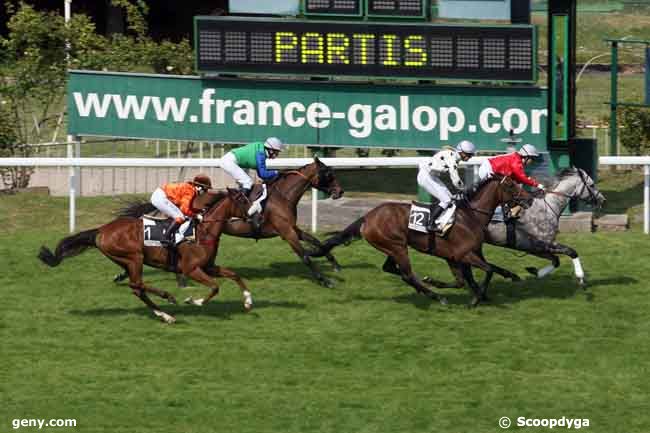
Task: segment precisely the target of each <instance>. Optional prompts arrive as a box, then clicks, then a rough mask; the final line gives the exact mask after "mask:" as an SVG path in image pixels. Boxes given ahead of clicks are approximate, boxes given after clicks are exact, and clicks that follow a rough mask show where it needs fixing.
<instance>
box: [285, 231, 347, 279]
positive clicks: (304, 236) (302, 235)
mask: <svg viewBox="0 0 650 433" xmlns="http://www.w3.org/2000/svg"><path fill="white" fill-rule="evenodd" d="M296 231H297V232H298V237H299V238H300V240H302V241H305V242H309V243H310V244H311V245H313V246H315V247H316V248H318V249H319V250H320V249H321V248H322V247H323V244H321V242H320V241H319V240H318V239H316V237H314V236H312V235H310V234H309V233H306V232H304V231H302V230H301V229H299V228H297V227H296ZM325 258H327V261H329V262H330V263H331V264H332V266H333V267H334V272H340V271H341V265H339V263H338V262H337V261H336V259H335V258H334V256H333V255H332V254H331V253H327V254H325Z"/></svg>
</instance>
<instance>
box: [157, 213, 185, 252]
mask: <svg viewBox="0 0 650 433" xmlns="http://www.w3.org/2000/svg"><path fill="white" fill-rule="evenodd" d="M180 225H181V224H180V223H179V222H178V221H176V220H172V222H171V224H169V227H167V231H165V237H164V238H163V239H162V240H161V241H160V243H161V244H163V245H164V246H166V247H170V246H174V235H175V234H176V230H178V227H180Z"/></svg>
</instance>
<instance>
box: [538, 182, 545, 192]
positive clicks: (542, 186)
mask: <svg viewBox="0 0 650 433" xmlns="http://www.w3.org/2000/svg"><path fill="white" fill-rule="evenodd" d="M537 189H541V190H542V191H544V190H545V189H546V188H545V187H544V185H542V184H541V183H540V184H539V185H537Z"/></svg>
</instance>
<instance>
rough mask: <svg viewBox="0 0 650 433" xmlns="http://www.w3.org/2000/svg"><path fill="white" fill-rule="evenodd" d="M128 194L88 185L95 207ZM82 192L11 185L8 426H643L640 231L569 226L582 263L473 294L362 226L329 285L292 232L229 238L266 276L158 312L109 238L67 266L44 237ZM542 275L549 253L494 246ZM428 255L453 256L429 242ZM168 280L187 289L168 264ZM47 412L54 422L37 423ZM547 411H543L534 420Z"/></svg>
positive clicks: (0, 326) (3, 417)
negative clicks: (371, 239)
mask: <svg viewBox="0 0 650 433" xmlns="http://www.w3.org/2000/svg"><path fill="white" fill-rule="evenodd" d="M117 205H118V203H116V202H115V201H113V200H107V199H101V198H84V199H81V200H80V201H79V206H78V209H79V211H80V215H79V220H78V224H79V226H80V228H82V229H83V228H90V227H93V226H95V225H97V224H100V223H102V222H105V221H108V219H109V218H110V212H109V211H110V210H113V209H114V208H116V207H117ZM66 206H67V205H66V201H65V200H64V199H57V198H48V197H45V196H37V195H17V196H1V197H0V214H1V215H2V216H1V217H0V227H1V229H0V269H2V273H0V296H2V300H3V302H2V303H1V304H0V338H1V341H2V348H3V353H2V357H1V358H0V359H2V361H1V362H2V368H0V396H2V404H1V405H0V426H2V430H3V431H9V430H10V429H11V420H12V419H17V418H48V419H49V418H75V419H77V423H78V424H77V427H76V428H75V429H65V428H60V429H57V430H60V431H73V430H74V431H77V432H100V431H109V430H110V431H112V432H158V431H164V432H184V433H188V432H201V433H203V432H206V431H232V432H255V433H259V432H283V433H287V432H308V431H319V432H351V431H355V432H395V431H403V432H449V431H453V432H472V433H473V432H489V431H499V430H500V429H499V427H498V426H497V421H498V419H499V418H500V417H502V416H509V417H511V418H512V419H513V421H514V420H515V418H516V417H519V416H524V417H528V418H560V417H562V416H566V417H567V418H588V419H589V420H590V427H589V431H591V432H608V433H611V432H628V433H629V432H644V431H647V426H648V424H649V422H650V415H648V413H647V411H645V410H644V408H646V407H647V389H648V386H649V383H648V377H647V371H648V361H647V360H648V358H649V357H650V350H649V349H648V345H647V335H648V333H649V332H650V329H649V328H650V325H649V324H650V313H649V312H648V310H647V308H646V307H645V305H646V303H647V302H646V301H647V294H648V293H647V292H648V288H647V284H646V282H645V276H646V270H645V268H646V263H645V262H646V260H645V257H646V255H647V251H648V247H647V238H646V237H644V236H640V235H639V232H637V231H633V232H629V233H619V234H590V235H581V236H576V235H572V236H570V235H563V236H562V237H561V238H562V241H564V242H566V243H568V244H570V245H573V246H575V247H576V249H577V250H578V251H579V252H580V253H581V256H582V257H583V263H584V266H585V269H586V272H587V277H588V280H589V281H590V285H589V289H588V291H587V292H583V291H582V290H581V289H578V288H577V287H576V284H575V282H574V278H573V276H572V266H571V265H570V262H568V260H566V259H563V260H562V261H563V266H562V267H561V268H560V270H559V271H558V272H557V273H556V274H554V275H552V276H551V277H550V278H548V279H546V280H543V281H538V280H534V279H526V280H525V281H523V282H521V283H510V282H506V281H504V280H502V279H499V278H495V280H494V281H493V284H492V287H491V294H492V298H493V302H492V303H491V304H489V305H485V306H481V307H480V308H478V309H476V310H471V311H470V310H467V309H465V307H464V304H465V302H467V301H468V300H469V295H468V293H467V292H466V291H465V290H444V291H442V293H444V294H445V295H446V296H447V297H448V298H449V300H450V301H451V304H450V305H449V306H446V307H443V306H440V305H438V304H437V303H432V302H431V301H429V300H428V299H426V298H424V297H421V296H418V295H416V294H415V293H414V292H413V290H412V289H411V288H409V287H408V286H406V285H405V284H404V283H402V282H401V281H400V280H399V278H397V277H395V276H392V275H388V274H384V273H382V272H381V270H380V267H381V264H382V262H383V255H382V254H381V253H379V252H377V251H376V250H374V249H372V248H371V247H370V246H368V245H367V244H366V243H365V242H364V241H360V242H357V243H354V244H353V245H351V246H349V247H347V248H340V249H338V250H335V253H336V255H337V257H338V259H339V260H340V262H341V264H342V265H343V267H344V270H343V272H342V273H341V274H333V273H332V272H331V271H330V270H329V267H328V266H327V265H325V264H323V268H324V269H325V270H326V271H327V273H328V274H329V275H330V276H332V277H333V278H334V279H335V281H336V282H337V285H336V288H334V289H325V288H322V287H320V286H318V285H316V284H315V283H314V282H313V281H312V280H311V279H310V278H309V277H308V274H307V272H306V270H305V269H304V268H303V266H302V265H300V264H299V263H298V262H297V260H296V258H295V257H294V256H293V254H292V253H291V252H290V250H289V248H288V246H287V245H286V244H284V243H283V242H282V241H280V240H277V239H276V240H270V241H268V240H267V241H264V242H262V243H259V244H255V243H254V242H253V241H249V240H243V239H233V238H224V240H223V246H222V254H221V256H220V258H219V261H220V263H222V264H223V265H226V266H230V267H232V268H233V269H235V270H236V271H238V272H239V273H240V274H241V275H242V276H243V277H245V279H246V281H247V282H248V284H249V285H250V287H251V290H252V292H253V296H254V299H255V306H254V310H253V311H252V312H251V313H248V314H247V313H244V312H243V308H242V304H241V299H240V296H239V290H238V289H237V288H236V286H235V285H234V284H232V283H230V282H225V283H224V284H223V285H222V292H221V294H220V295H219V296H218V297H217V298H215V300H214V301H213V302H212V303H211V304H209V305H208V306H206V307H203V308H199V307H193V306H168V305H164V304H162V303H161V305H162V306H163V309H165V311H168V312H172V313H174V314H175V315H176V316H177V318H178V320H179V321H178V323H177V324H176V325H174V326H166V325H163V324H162V323H160V322H158V321H157V320H155V319H153V318H152V317H151V315H150V314H149V312H148V310H147V309H146V307H145V306H144V305H143V304H141V303H140V301H138V300H137V299H136V298H135V297H134V296H132V295H131V294H130V291H129V289H128V287H127V286H126V285H124V284H120V285H115V284H113V283H112V282H111V277H112V276H113V275H114V274H115V272H116V271H117V270H118V269H117V267H116V266H115V265H113V264H112V263H110V262H109V261H108V260H107V259H105V258H104V257H103V256H101V255H100V254H99V253H98V252H97V251H89V252H87V253H84V254H82V255H81V256H79V257H75V258H71V259H67V260H66V261H64V262H63V263H62V264H61V265H60V266H59V267H58V268H55V269H49V268H47V267H46V266H45V265H43V264H41V263H40V262H38V261H37V260H36V257H35V256H36V253H37V251H38V248H39V246H40V245H41V244H43V243H44V244H47V245H48V246H50V247H53V246H54V245H55V243H56V242H57V241H58V240H59V239H60V238H61V237H62V236H64V235H65V234H66V225H67V219H66V210H67V208H66ZM487 256H488V257H489V258H490V260H491V261H494V262H495V263H499V264H502V265H507V267H509V268H511V269H513V270H515V271H517V272H518V273H520V275H522V276H523V275H524V273H525V272H524V271H523V269H524V267H525V266H529V265H531V264H534V265H545V263H544V262H543V261H541V260H537V259H534V258H531V257H518V256H516V255H514V254H512V253H509V252H506V251H503V250H497V249H493V248H489V249H488V250H487ZM412 260H413V262H414V265H415V268H416V270H417V271H418V272H419V273H420V274H426V273H429V274H434V275H437V276H439V277H445V276H446V275H447V270H446V268H445V266H444V264H443V262H441V261H440V260H439V259H435V258H429V257H427V256H423V255H420V254H417V253H414V254H413V255H412ZM145 278H146V279H147V281H149V282H150V283H153V284H154V285H157V286H159V287H162V288H165V289H169V290H171V291H172V292H173V293H174V294H176V295H177V297H178V298H179V299H182V298H183V297H185V296H189V295H200V294H203V293H205V292H206V289H204V288H199V287H190V288H186V289H176V288H175V286H174V280H173V278H172V276H171V275H170V274H163V273H160V272H158V271H154V270H147V271H146V274H145ZM24 430H27V431H32V430H36V429H30V428H24ZM519 431H539V428H530V429H528V430H526V429H519Z"/></svg>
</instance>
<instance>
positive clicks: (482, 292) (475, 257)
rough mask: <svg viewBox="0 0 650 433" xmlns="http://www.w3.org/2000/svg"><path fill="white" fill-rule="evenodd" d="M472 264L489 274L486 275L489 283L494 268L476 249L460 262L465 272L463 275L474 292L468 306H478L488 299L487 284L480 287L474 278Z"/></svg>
mask: <svg viewBox="0 0 650 433" xmlns="http://www.w3.org/2000/svg"><path fill="white" fill-rule="evenodd" d="M472 266H474V267H476V268H479V269H481V270H482V271H483V272H485V273H486V274H487V275H486V280H487V281H486V282H487V284H489V282H490V279H491V278H492V274H494V270H493V269H492V266H491V265H490V264H489V263H487V262H486V261H485V260H484V259H483V258H482V257H481V254H480V252H476V251H471V252H469V253H468V254H466V255H465V256H464V257H463V260H462V261H461V263H460V267H461V270H462V272H463V276H464V277H465V281H466V282H467V284H468V285H469V286H470V288H471V289H472V291H473V292H474V298H473V299H472V301H471V302H470V303H469V305H468V306H469V307H476V306H478V304H479V303H480V301H482V300H487V285H486V286H485V287H482V288H481V287H479V285H478V284H477V283H476V280H475V279H474V275H473V274H472ZM488 276H489V278H488Z"/></svg>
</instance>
